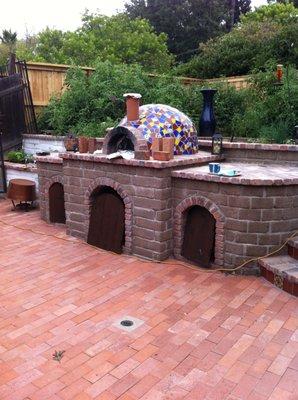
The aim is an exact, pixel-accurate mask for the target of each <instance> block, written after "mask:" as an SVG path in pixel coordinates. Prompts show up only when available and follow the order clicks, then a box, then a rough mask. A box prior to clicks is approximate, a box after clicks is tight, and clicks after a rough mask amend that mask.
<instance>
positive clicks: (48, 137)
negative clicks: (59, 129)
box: [23, 133, 66, 142]
mask: <svg viewBox="0 0 298 400" xmlns="http://www.w3.org/2000/svg"><path fill="white" fill-rule="evenodd" d="M23 138H24V139H38V140H48V141H49V140H53V141H55V140H56V141H57V140H58V141H61V142H62V141H63V140H64V139H66V136H59V135H57V136H56V135H42V134H36V135H35V134H32V133H27V134H24V135H23Z"/></svg>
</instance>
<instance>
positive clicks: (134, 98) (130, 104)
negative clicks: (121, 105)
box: [123, 93, 142, 121]
mask: <svg viewBox="0 0 298 400" xmlns="http://www.w3.org/2000/svg"><path fill="white" fill-rule="evenodd" d="M123 97H125V99H126V113H127V114H126V116H127V121H137V120H138V119H139V107H140V99H141V98H142V96H141V95H140V94H139V93H125V94H124V95H123Z"/></svg>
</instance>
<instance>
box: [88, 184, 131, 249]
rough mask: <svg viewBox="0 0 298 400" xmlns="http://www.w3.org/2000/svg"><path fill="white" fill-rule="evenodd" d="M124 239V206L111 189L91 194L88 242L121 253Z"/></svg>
mask: <svg viewBox="0 0 298 400" xmlns="http://www.w3.org/2000/svg"><path fill="white" fill-rule="evenodd" d="M124 240H125V206H124V203H123V200H122V199H121V197H120V196H119V195H118V193H117V192H116V191H114V190H113V189H105V190H103V191H101V192H99V193H97V194H95V195H93V196H92V204H91V213H90V221H89V232H88V240H87V241H88V243H89V244H92V245H93V246H96V247H99V248H101V249H104V250H108V251H113V252H114V253H118V254H120V253H122V247H123V245H124Z"/></svg>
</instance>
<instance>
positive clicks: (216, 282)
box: [0, 200, 298, 400]
mask: <svg viewBox="0 0 298 400" xmlns="http://www.w3.org/2000/svg"><path fill="white" fill-rule="evenodd" d="M10 209H11V206H10V204H9V203H8V202H7V201H4V200H0V220H2V221H6V222H8V223H10V224H15V225H17V226H19V227H22V228H24V229H26V230H20V229H17V228H15V227H11V226H7V225H4V224H3V223H0V399H1V400H8V399H10V400H19V399H28V400H29V399H30V400H46V399H52V400H58V399H64V400H66V399H71V400H78V399H81V400H89V399H97V400H99V399H101V400H103V399H105V400H114V399H119V400H120V399H121V400H136V399H142V400H151V399H153V400H157V399H169V400H170V399H171V400H174V399H187V400H190V399H191V400H199V399H206V400H215V399H216V400H221V399H229V400H237V399H249V400H265V399H271V400H286V399H291V400H295V399H298V395H297V394H296V393H297V385H298V329H297V328H298V307H297V305H298V300H297V299H296V298H294V297H292V296H290V295H288V294H287V293H285V292H282V291H280V290H279V289H277V288H275V287H273V286H271V285H270V284H269V283H267V282H266V281H264V280H263V279H262V278H256V277H241V276H232V275H228V276H225V275H223V274H220V273H206V272H204V271H201V270H193V269H190V268H187V267H185V266H182V265H179V264H177V263H176V262H175V261H173V263H172V264H158V263H152V262H145V261H141V260H138V259H137V258H135V257H129V256H119V255H114V254H111V253H107V252H104V251H101V250H96V249H93V248H91V247H89V246H86V245H85V244H83V243H82V242H81V241H79V240H76V239H74V238H67V237H66V235H65V233H64V228H63V227H56V226H50V225H47V224H46V223H45V222H42V221H41V220H40V218H39V213H38V212H30V213H19V212H11V211H10ZM27 229H32V230H34V231H39V232H40V233H33V232H30V231H28V230H27ZM42 234H47V235H58V236H59V237H61V238H65V239H66V238H67V239H68V240H69V241H63V240H59V239H57V238H54V237H48V236H44V235H42ZM127 315H129V316H132V317H136V318H139V319H141V320H144V324H143V325H142V326H141V327H139V328H137V329H136V330H135V331H133V332H130V333H126V332H124V331H122V330H119V329H118V328H116V327H114V326H113V324H114V322H115V321H116V320H118V319H119V318H121V317H124V316H127ZM61 350H65V353H64V357H63V358H62V360H61V362H60V363H59V362H58V361H55V360H53V357H52V355H53V353H54V352H55V351H61Z"/></svg>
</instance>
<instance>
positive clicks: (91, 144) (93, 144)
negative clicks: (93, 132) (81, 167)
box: [88, 138, 97, 154]
mask: <svg viewBox="0 0 298 400" xmlns="http://www.w3.org/2000/svg"><path fill="white" fill-rule="evenodd" d="M95 150H97V142H96V138H89V139H88V151H89V153H91V154H93V153H94V152H95Z"/></svg>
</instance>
